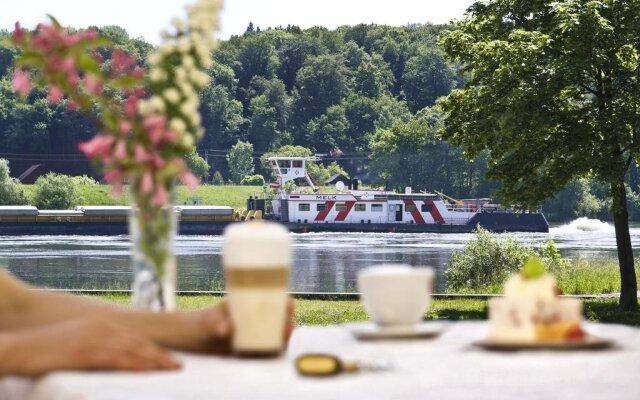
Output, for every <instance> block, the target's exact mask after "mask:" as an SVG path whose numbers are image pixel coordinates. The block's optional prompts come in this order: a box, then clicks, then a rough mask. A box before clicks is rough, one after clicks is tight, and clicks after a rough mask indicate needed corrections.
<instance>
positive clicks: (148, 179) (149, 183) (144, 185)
mask: <svg viewBox="0 0 640 400" xmlns="http://www.w3.org/2000/svg"><path fill="white" fill-rule="evenodd" d="M140 190H142V193H146V194H149V193H151V192H152V191H153V176H151V171H149V170H148V169H147V170H145V171H144V174H142V181H141V182H140Z"/></svg>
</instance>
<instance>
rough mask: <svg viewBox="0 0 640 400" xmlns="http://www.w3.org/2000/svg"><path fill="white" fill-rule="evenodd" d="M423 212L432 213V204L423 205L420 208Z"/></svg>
mask: <svg viewBox="0 0 640 400" xmlns="http://www.w3.org/2000/svg"><path fill="white" fill-rule="evenodd" d="M420 209H421V211H422V212H428V213H430V212H431V204H423V205H422V207H420Z"/></svg>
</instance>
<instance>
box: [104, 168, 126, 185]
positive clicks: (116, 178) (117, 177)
mask: <svg viewBox="0 0 640 400" xmlns="http://www.w3.org/2000/svg"><path fill="white" fill-rule="evenodd" d="M103 178H104V180H105V181H107V182H111V183H112V182H122V171H120V170H119V169H113V170H111V171H109V172H107V173H106V174H104V177H103Z"/></svg>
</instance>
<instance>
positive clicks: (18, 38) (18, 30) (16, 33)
mask: <svg viewBox="0 0 640 400" xmlns="http://www.w3.org/2000/svg"><path fill="white" fill-rule="evenodd" d="M24 36H25V30H24V28H23V27H21V26H20V22H16V25H15V29H14V30H13V34H12V35H11V37H12V39H13V42H14V43H21V42H22V41H23V40H24Z"/></svg>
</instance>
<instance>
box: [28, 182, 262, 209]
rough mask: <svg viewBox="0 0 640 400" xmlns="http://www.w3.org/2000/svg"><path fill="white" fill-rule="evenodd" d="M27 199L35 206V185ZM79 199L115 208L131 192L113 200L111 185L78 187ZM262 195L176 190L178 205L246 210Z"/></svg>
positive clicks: (231, 189) (252, 190)
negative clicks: (252, 198)
mask: <svg viewBox="0 0 640 400" xmlns="http://www.w3.org/2000/svg"><path fill="white" fill-rule="evenodd" d="M23 187H24V189H25V192H26V193H27V197H28V198H29V200H30V203H31V204H33V203H34V201H33V199H34V192H35V185H24V186H23ZM76 190H77V192H78V196H79V199H78V201H77V202H76V203H77V204H78V205H94V206H114V205H129V190H128V188H127V187H125V188H124V190H123V191H122V196H120V197H119V198H113V197H112V196H111V186H109V185H78V186H76ZM257 193H262V186H233V185H227V186H211V185H200V186H198V187H197V188H196V189H195V190H194V191H193V192H192V191H190V190H189V189H188V188H187V187H185V186H178V187H177V190H176V204H177V205H180V204H193V200H194V199H196V198H199V200H200V201H201V202H202V204H204V205H217V206H230V207H233V208H246V206H247V199H248V198H249V196H254V195H256V194H257Z"/></svg>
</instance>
